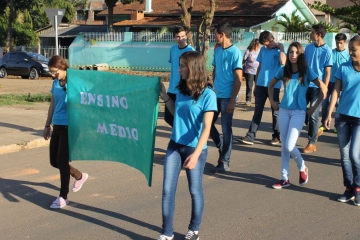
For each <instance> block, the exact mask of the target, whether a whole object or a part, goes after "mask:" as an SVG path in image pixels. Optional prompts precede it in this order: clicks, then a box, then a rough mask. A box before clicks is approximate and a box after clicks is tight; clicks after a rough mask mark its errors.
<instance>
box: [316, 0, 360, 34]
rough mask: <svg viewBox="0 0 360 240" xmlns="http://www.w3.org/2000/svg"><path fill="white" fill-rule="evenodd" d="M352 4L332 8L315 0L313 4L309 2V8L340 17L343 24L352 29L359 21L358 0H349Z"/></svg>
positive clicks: (359, 9)
mask: <svg viewBox="0 0 360 240" xmlns="http://www.w3.org/2000/svg"><path fill="white" fill-rule="evenodd" d="M349 1H350V2H352V3H353V4H354V5H353V6H348V7H341V8H333V7H330V6H329V5H327V4H322V3H321V2H319V1H315V2H314V4H309V7H310V8H313V9H316V10H319V11H321V12H324V13H327V14H331V15H332V16H334V17H336V18H338V19H340V20H341V21H342V22H343V24H344V25H343V26H345V27H347V28H349V29H352V30H353V29H354V26H356V25H358V24H359V23H360V19H359V16H360V0H349Z"/></svg>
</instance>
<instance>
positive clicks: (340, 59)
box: [330, 48, 350, 83]
mask: <svg viewBox="0 0 360 240" xmlns="http://www.w3.org/2000/svg"><path fill="white" fill-rule="evenodd" d="M332 58H333V65H332V67H331V76H330V82H332V83H335V80H336V79H335V76H334V75H335V73H336V71H337V70H338V69H339V67H340V65H341V64H342V63H344V62H347V61H349V60H350V53H349V51H348V50H346V49H344V50H343V51H341V52H339V51H337V50H336V48H335V49H333V50H332Z"/></svg>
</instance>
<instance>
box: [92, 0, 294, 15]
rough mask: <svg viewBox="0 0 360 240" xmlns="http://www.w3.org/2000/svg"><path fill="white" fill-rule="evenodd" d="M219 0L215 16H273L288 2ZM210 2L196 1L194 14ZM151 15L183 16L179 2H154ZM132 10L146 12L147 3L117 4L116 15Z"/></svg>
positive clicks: (273, 0) (161, 0) (158, 0)
mask: <svg viewBox="0 0 360 240" xmlns="http://www.w3.org/2000/svg"><path fill="white" fill-rule="evenodd" d="M249 2H250V1H249V0H217V1H216V10H215V15H223V14H226V15H267V16H268V15H271V14H273V13H275V12H276V11H277V10H278V9H280V8H281V7H282V6H283V5H284V4H285V3H286V2H288V0H252V1H251V3H249ZM209 7H210V1H209V0H197V1H195V5H194V8H193V10H192V13H193V14H200V15H202V14H203V12H204V9H209ZM151 9H152V10H153V11H152V12H151V13H147V14H148V15H159V14H160V15H163V14H166V15H168V14H177V15H180V14H182V10H181V8H180V7H179V6H178V5H177V1H174V0H173V1H171V0H170V1H169V0H152V6H151ZM131 10H145V3H143V4H140V3H139V2H134V3H131V4H126V5H124V4H121V3H119V4H117V5H116V6H115V7H114V14H129V13H131ZM107 14H108V9H106V10H104V11H101V12H100V13H98V15H107Z"/></svg>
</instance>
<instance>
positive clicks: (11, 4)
mask: <svg viewBox="0 0 360 240" xmlns="http://www.w3.org/2000/svg"><path fill="white" fill-rule="evenodd" d="M7 3H8V5H9V8H10V14H9V22H8V31H7V36H6V46H7V47H10V45H11V43H12V40H13V39H12V38H13V37H12V36H13V22H14V21H15V8H14V0H7Z"/></svg>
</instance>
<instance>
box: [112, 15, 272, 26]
mask: <svg viewBox="0 0 360 240" xmlns="http://www.w3.org/2000/svg"><path fill="white" fill-rule="evenodd" d="M270 19H272V18H271V17H255V16H253V17H251V16H250V17H214V19H213V22H220V21H225V22H228V23H230V24H231V25H232V26H233V27H236V26H243V27H244V26H254V25H256V24H259V23H263V22H266V21H268V20H270ZM200 20H201V18H200V17H193V18H192V24H193V25H196V24H197V23H198V22H199V21H200ZM180 24H182V22H181V20H180V18H179V17H176V18H175V17H146V18H144V19H142V20H124V21H121V22H116V23H114V26H117V27H127V26H137V27H145V26H159V27H170V26H174V25H180Z"/></svg>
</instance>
